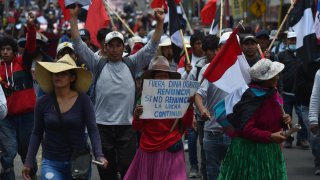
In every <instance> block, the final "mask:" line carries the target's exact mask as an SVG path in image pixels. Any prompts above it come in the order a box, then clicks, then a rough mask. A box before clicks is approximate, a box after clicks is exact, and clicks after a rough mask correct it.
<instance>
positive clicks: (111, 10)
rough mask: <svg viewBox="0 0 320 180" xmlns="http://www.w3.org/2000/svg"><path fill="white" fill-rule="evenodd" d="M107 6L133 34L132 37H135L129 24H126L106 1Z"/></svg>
mask: <svg viewBox="0 0 320 180" xmlns="http://www.w3.org/2000/svg"><path fill="white" fill-rule="evenodd" d="M104 1H105V4H106V5H107V7H108V8H109V10H111V12H112V13H114V14H115V15H116V17H117V18H118V19H119V20H120V21H121V23H122V24H123V25H124V26H125V27H126V28H127V30H128V31H129V32H130V33H131V35H133V36H134V32H133V31H132V30H131V29H130V27H129V26H128V24H127V23H126V22H124V21H123V19H122V18H121V17H120V16H119V14H118V13H117V12H116V11H115V10H113V9H112V8H111V7H110V6H109V5H108V1H107V0H104Z"/></svg>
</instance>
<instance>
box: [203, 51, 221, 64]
mask: <svg viewBox="0 0 320 180" xmlns="http://www.w3.org/2000/svg"><path fill="white" fill-rule="evenodd" d="M218 51H219V49H215V50H213V49H207V50H206V52H205V53H206V56H207V63H210V62H211V61H212V59H213V58H214V57H215V56H216V55H217V53H218Z"/></svg>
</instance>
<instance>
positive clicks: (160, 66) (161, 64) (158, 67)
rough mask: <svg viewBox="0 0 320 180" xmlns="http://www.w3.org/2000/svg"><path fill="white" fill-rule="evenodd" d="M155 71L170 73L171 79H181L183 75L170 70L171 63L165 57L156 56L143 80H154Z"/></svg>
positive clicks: (143, 75)
mask: <svg viewBox="0 0 320 180" xmlns="http://www.w3.org/2000/svg"><path fill="white" fill-rule="evenodd" d="M154 71H164V72H169V75H170V79H181V74H180V73H178V72H176V71H171V70H170V65H169V61H168V60H167V58H165V57H164V56H156V57H155V58H153V59H152V60H151V62H150V64H149V68H148V70H146V71H145V72H144V73H143V74H142V77H141V78H142V79H152V73H153V72H154Z"/></svg>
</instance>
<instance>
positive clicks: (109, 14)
mask: <svg viewBox="0 0 320 180" xmlns="http://www.w3.org/2000/svg"><path fill="white" fill-rule="evenodd" d="M103 4H104V7H105V8H106V11H107V13H108V16H109V19H110V22H111V26H112V29H114V30H115V29H116V26H115V25H114V21H113V18H112V16H111V13H110V10H109V6H108V5H107V2H106V1H103Z"/></svg>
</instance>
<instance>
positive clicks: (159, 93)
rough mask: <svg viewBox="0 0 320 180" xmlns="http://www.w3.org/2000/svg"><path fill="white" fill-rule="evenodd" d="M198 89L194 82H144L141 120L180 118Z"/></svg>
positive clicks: (197, 84) (196, 83)
mask: <svg viewBox="0 0 320 180" xmlns="http://www.w3.org/2000/svg"><path fill="white" fill-rule="evenodd" d="M198 87H199V83H198V82H196V81H184V80H144V82H143V91H142V97H141V104H142V106H143V114H142V115H141V117H140V118H141V119H167V118H170V119H172V118H182V117H183V115H184V114H185V112H186V111H187V109H188V106H189V98H190V97H191V96H193V95H194V94H195V93H196V91H197V89H198Z"/></svg>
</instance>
